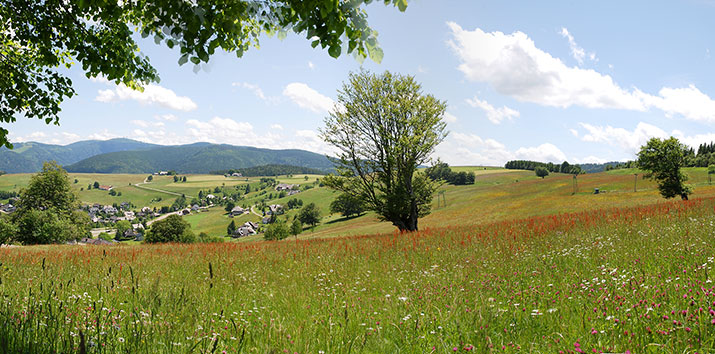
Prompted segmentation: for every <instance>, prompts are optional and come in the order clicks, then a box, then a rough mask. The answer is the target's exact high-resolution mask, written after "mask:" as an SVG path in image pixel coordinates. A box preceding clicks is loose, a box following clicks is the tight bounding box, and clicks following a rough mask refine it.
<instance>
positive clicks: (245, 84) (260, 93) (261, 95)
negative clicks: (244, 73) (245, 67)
mask: <svg viewBox="0 0 715 354" xmlns="http://www.w3.org/2000/svg"><path fill="white" fill-rule="evenodd" d="M231 86H237V87H243V88H245V89H248V90H250V91H252V92H253V94H254V95H256V97H258V98H260V99H261V100H264V101H265V100H267V99H268V98H267V97H266V95H265V94H264V93H263V90H262V89H261V88H260V87H259V86H258V85H254V84H249V83H248V82H234V83H232V84H231Z"/></svg>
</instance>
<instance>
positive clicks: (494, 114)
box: [466, 96, 519, 124]
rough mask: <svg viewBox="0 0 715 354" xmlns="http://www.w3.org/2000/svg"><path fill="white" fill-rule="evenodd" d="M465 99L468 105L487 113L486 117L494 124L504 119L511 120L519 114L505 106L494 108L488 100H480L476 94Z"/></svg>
mask: <svg viewBox="0 0 715 354" xmlns="http://www.w3.org/2000/svg"><path fill="white" fill-rule="evenodd" d="M466 101H467V103H468V104H469V105H470V106H472V107H475V108H480V109H482V110H483V111H484V112H485V113H486V114H487V119H489V121H490V122H492V123H494V124H499V123H501V121H502V120H504V119H509V120H511V119H512V118H514V117H518V116H519V112H518V111H515V110H513V109H511V108H509V107H507V106H502V107H501V108H494V106H492V105H491V104H489V102H487V101H483V100H480V99H479V98H477V97H476V96H474V98H468V99H467V100H466Z"/></svg>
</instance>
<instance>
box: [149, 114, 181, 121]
mask: <svg viewBox="0 0 715 354" xmlns="http://www.w3.org/2000/svg"><path fill="white" fill-rule="evenodd" d="M154 119H156V120H165V121H169V122H173V121H176V120H178V119H179V117H177V116H175V115H173V114H162V115H156V116H154Z"/></svg>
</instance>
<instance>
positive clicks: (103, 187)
mask: <svg viewBox="0 0 715 354" xmlns="http://www.w3.org/2000/svg"><path fill="white" fill-rule="evenodd" d="M112 188H114V186H106V185H100V186H99V189H101V190H103V191H111V190H112Z"/></svg>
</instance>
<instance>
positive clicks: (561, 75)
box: [448, 22, 646, 111]
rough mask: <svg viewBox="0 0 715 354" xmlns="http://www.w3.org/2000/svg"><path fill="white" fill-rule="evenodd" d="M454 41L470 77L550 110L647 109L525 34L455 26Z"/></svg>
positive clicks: (606, 78)
mask: <svg viewBox="0 0 715 354" xmlns="http://www.w3.org/2000/svg"><path fill="white" fill-rule="evenodd" d="M448 26H449V27H450V29H451V30H452V35H453V39H452V40H450V41H449V42H448V43H449V45H450V46H451V47H452V48H453V49H454V51H455V53H456V54H457V56H458V57H459V59H460V60H461V62H462V63H461V64H460V65H459V70H460V71H462V72H463V73H464V74H465V75H466V77H467V79H469V80H472V81H479V82H487V83H489V84H490V85H491V86H492V87H494V88H495V89H496V90H497V91H498V92H499V93H501V94H505V95H509V96H512V97H514V98H516V99H518V100H520V101H525V102H533V103H537V104H541V105H545V106H553V107H562V108H566V107H570V106H573V105H575V106H583V107H587V108H620V109H630V110H639V111H643V110H645V109H646V107H645V105H644V104H643V102H642V101H641V99H640V97H638V95H636V94H635V93H634V92H629V91H627V90H625V89H623V88H621V87H620V86H618V84H616V83H615V82H614V81H613V79H612V78H611V77H610V76H608V75H604V74H601V73H598V72H596V71H594V70H590V69H581V68H577V67H568V66H566V65H565V64H564V63H563V62H562V61H561V60H559V59H557V58H554V57H553V56H551V55H550V54H548V53H546V52H544V51H542V50H541V49H539V48H537V47H536V45H535V44H534V42H533V41H532V40H531V39H530V38H529V37H528V36H527V35H526V34H524V33H522V32H515V33H513V34H504V33H502V32H489V33H487V32H484V31H482V30H481V29H479V28H477V29H475V30H474V31H467V30H464V29H462V28H461V27H460V26H459V25H457V24H456V23H454V22H449V23H448Z"/></svg>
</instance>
